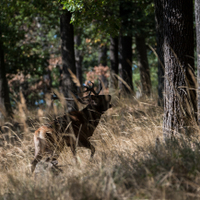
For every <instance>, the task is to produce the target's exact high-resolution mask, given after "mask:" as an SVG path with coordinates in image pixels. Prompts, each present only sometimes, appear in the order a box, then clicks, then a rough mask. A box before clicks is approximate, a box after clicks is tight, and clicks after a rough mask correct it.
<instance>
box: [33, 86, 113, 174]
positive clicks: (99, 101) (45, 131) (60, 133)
mask: <svg viewBox="0 0 200 200" xmlns="http://www.w3.org/2000/svg"><path fill="white" fill-rule="evenodd" d="M91 84H92V85H91ZM84 87H85V88H86V90H85V91H83V92H89V94H88V95H87V96H86V97H82V98H81V97H77V100H78V101H79V102H80V103H82V104H87V106H86V107H85V108H83V109H82V110H80V111H78V110H73V111H70V112H68V113H66V114H64V115H62V116H58V117H56V118H55V119H54V120H53V121H51V122H50V123H48V124H47V125H43V126H41V127H40V128H38V129H37V130H36V131H35V133H34V146H35V156H34V160H33V161H32V163H31V171H32V172H34V170H35V168H36V165H37V163H38V162H40V161H41V160H42V158H43V157H44V156H46V155H48V156H47V159H46V160H45V161H46V162H51V163H52V164H53V165H54V166H55V165H57V164H58V161H57V159H58V157H59V155H60V153H61V152H62V150H63V149H64V147H65V146H68V147H70V148H71V151H72V153H73V155H74V157H75V156H76V148H77V146H79V147H85V148H88V149H90V150H91V158H93V156H94V153H95V147H94V146H93V145H92V144H91V143H90V141H89V138H90V137H91V136H92V135H93V133H94V131H95V129H96V127H97V126H98V124H99V121H100V118H101V116H102V114H104V112H106V111H107V110H108V109H109V108H111V107H112V105H111V95H99V93H100V91H101V89H102V86H101V84H100V89H99V91H98V92H96V91H95V90H94V83H92V82H89V83H88V84H87V85H85V86H84ZM91 93H93V95H91Z"/></svg>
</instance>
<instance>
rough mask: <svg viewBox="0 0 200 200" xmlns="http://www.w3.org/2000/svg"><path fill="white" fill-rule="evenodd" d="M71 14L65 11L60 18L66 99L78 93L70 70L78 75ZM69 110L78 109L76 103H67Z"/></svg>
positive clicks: (63, 81) (62, 84)
mask: <svg viewBox="0 0 200 200" xmlns="http://www.w3.org/2000/svg"><path fill="white" fill-rule="evenodd" d="M70 21H71V13H70V12H69V11H67V10H65V11H63V14H62V15H61V17H60V33H61V40H62V43H61V53H62V66H63V68H62V82H61V88H62V92H63V94H64V96H65V97H66V98H73V95H72V93H76V92H77V91H76V86H75V84H74V82H73V80H72V77H71V74H70V72H69V70H71V71H72V72H73V74H74V75H76V66H75V56H74V28H73V25H72V24H71V23H70ZM67 106H68V110H72V109H77V106H76V105H75V102H74V101H67Z"/></svg>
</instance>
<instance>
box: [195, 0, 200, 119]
mask: <svg viewBox="0 0 200 200" xmlns="http://www.w3.org/2000/svg"><path fill="white" fill-rule="evenodd" d="M195 20H196V38H197V85H198V89H197V99H198V100H197V101H198V104H197V105H198V106H197V107H198V123H200V0H195Z"/></svg>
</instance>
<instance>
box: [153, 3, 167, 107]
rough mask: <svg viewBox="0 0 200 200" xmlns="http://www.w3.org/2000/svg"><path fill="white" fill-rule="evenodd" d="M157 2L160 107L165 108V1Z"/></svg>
mask: <svg viewBox="0 0 200 200" xmlns="http://www.w3.org/2000/svg"><path fill="white" fill-rule="evenodd" d="M154 2H155V22H156V42H157V48H156V52H157V56H158V105H159V106H163V105H164V101H163V92H164V71H165V69H164V52H163V44H164V34H163V16H164V15H163V0H154Z"/></svg>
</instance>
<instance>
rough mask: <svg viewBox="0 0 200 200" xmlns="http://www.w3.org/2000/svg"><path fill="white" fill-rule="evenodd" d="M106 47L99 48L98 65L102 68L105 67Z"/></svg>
mask: <svg viewBox="0 0 200 200" xmlns="http://www.w3.org/2000/svg"><path fill="white" fill-rule="evenodd" d="M107 51H108V48H107V45H103V46H101V47H100V48H99V59H98V63H99V65H103V66H104V67H105V66H107Z"/></svg>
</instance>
